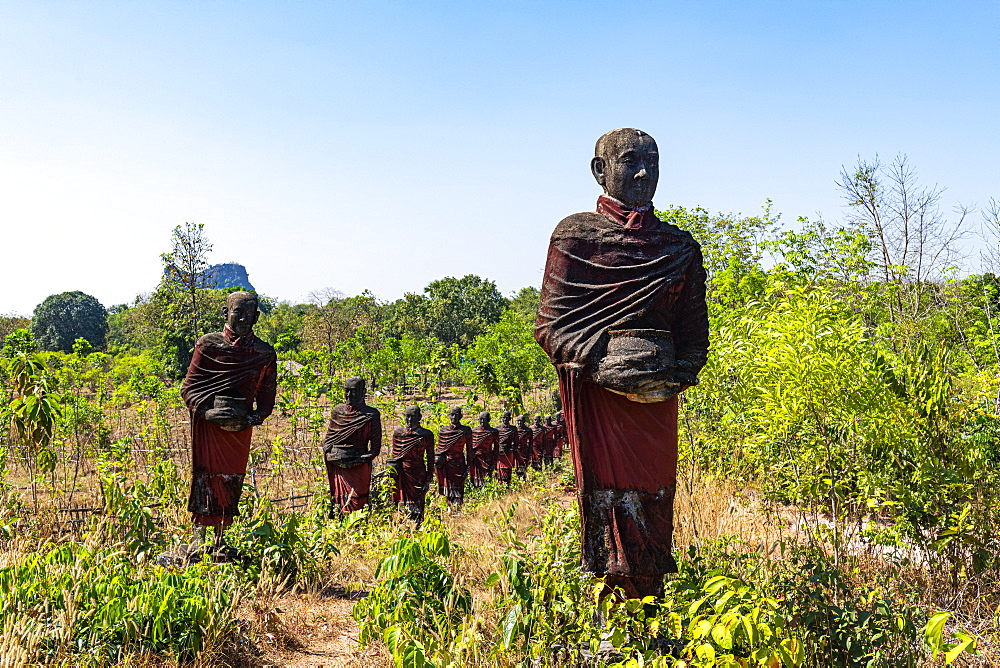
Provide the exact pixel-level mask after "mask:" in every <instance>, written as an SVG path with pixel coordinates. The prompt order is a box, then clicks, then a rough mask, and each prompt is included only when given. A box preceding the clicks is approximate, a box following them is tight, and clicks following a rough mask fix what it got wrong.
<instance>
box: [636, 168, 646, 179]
mask: <svg viewBox="0 0 1000 668" xmlns="http://www.w3.org/2000/svg"><path fill="white" fill-rule="evenodd" d="M644 178H646V168H645V167H643V168H642V169H640V170H639V171H638V172H636V173H635V180H636V181H641V180H642V179H644Z"/></svg>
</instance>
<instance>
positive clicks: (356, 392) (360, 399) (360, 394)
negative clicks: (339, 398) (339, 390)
mask: <svg viewBox="0 0 1000 668" xmlns="http://www.w3.org/2000/svg"><path fill="white" fill-rule="evenodd" d="M366 394H367V392H366V391H365V384H364V383H356V384H348V385H345V386H344V403H346V404H347V405H348V406H354V407H355V408H357V407H358V406H361V405H362V404H364V403H365V395H366Z"/></svg>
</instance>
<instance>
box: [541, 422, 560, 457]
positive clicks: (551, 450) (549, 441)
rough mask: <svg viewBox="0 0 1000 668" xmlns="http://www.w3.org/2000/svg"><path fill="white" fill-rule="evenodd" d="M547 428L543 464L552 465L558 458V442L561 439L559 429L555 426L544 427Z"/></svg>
mask: <svg viewBox="0 0 1000 668" xmlns="http://www.w3.org/2000/svg"><path fill="white" fill-rule="evenodd" d="M542 426H544V427H545V440H544V441H543V448H542V463H544V464H548V465H551V464H552V460H553V459H555V456H556V440H557V439H558V438H559V429H558V427H556V426H555V425H554V424H553V425H542Z"/></svg>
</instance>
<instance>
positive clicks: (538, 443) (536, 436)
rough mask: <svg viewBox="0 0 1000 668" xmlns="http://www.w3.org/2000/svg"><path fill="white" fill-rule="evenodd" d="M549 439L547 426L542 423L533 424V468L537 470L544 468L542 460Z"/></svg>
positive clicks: (531, 462) (531, 461)
mask: <svg viewBox="0 0 1000 668" xmlns="http://www.w3.org/2000/svg"><path fill="white" fill-rule="evenodd" d="M547 440H548V434H547V433H546V431H545V426H544V425H540V424H533V425H531V460H530V462H529V463H530V464H531V468H533V469H535V470H536V471H541V470H542V460H543V456H544V453H545V442H546V441H547Z"/></svg>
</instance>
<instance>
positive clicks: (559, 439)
mask: <svg viewBox="0 0 1000 668" xmlns="http://www.w3.org/2000/svg"><path fill="white" fill-rule="evenodd" d="M555 426H556V436H555V441H554V443H553V448H552V456H553V457H555V458H556V459H558V458H560V457H562V455H563V448H565V447H566V423H565V422H557V423H556V425H555Z"/></svg>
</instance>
